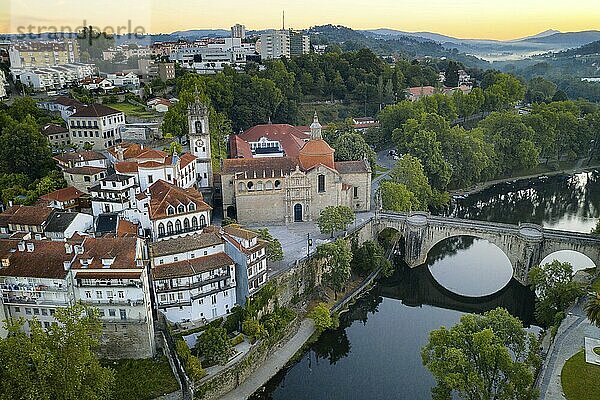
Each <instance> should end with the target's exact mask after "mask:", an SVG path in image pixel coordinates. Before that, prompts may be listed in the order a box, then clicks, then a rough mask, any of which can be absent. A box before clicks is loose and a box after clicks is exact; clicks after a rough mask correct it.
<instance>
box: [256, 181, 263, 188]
mask: <svg viewBox="0 0 600 400" xmlns="http://www.w3.org/2000/svg"><path fill="white" fill-rule="evenodd" d="M256 190H263V183H262V182H261V181H258V182H256Z"/></svg>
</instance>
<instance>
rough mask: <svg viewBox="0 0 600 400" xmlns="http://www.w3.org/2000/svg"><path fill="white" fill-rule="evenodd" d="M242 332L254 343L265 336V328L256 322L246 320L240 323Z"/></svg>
mask: <svg viewBox="0 0 600 400" xmlns="http://www.w3.org/2000/svg"><path fill="white" fill-rule="evenodd" d="M242 332H244V333H245V334H246V335H248V336H249V337H250V338H251V340H252V341H255V340H257V339H260V338H262V337H263V336H264V335H265V328H264V327H263V326H262V325H261V324H260V322H258V321H257V320H255V319H247V320H245V321H244V322H243V323H242Z"/></svg>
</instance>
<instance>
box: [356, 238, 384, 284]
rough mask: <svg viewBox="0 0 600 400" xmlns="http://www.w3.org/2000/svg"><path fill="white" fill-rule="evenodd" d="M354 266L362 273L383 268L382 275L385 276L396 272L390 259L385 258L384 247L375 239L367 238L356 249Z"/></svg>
mask: <svg viewBox="0 0 600 400" xmlns="http://www.w3.org/2000/svg"><path fill="white" fill-rule="evenodd" d="M352 268H353V269H354V271H356V272H357V273H358V274H360V275H366V274H368V273H370V272H372V271H376V270H378V269H381V275H382V276H383V277H385V278H387V277H389V276H390V275H391V274H392V273H393V272H394V271H393V267H392V266H391V263H390V261H389V260H387V259H386V258H385V250H384V248H383V247H382V246H381V245H380V244H379V243H378V242H376V241H373V240H367V241H366V242H364V243H363V244H362V245H361V246H360V247H358V248H357V249H355V250H354V252H353V256H352Z"/></svg>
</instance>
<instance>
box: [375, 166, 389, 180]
mask: <svg viewBox="0 0 600 400" xmlns="http://www.w3.org/2000/svg"><path fill="white" fill-rule="evenodd" d="M388 171H389V169H387V168H383V167H382V166H381V165H379V164H375V170H374V171H373V178H377V177H378V176H381V175H383V174H385V173H386V172H388Z"/></svg>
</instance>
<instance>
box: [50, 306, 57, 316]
mask: <svg viewBox="0 0 600 400" xmlns="http://www.w3.org/2000/svg"><path fill="white" fill-rule="evenodd" d="M55 312H56V310H55V309H54V308H51V309H50V315H52V316H53V315H54V313H55Z"/></svg>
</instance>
